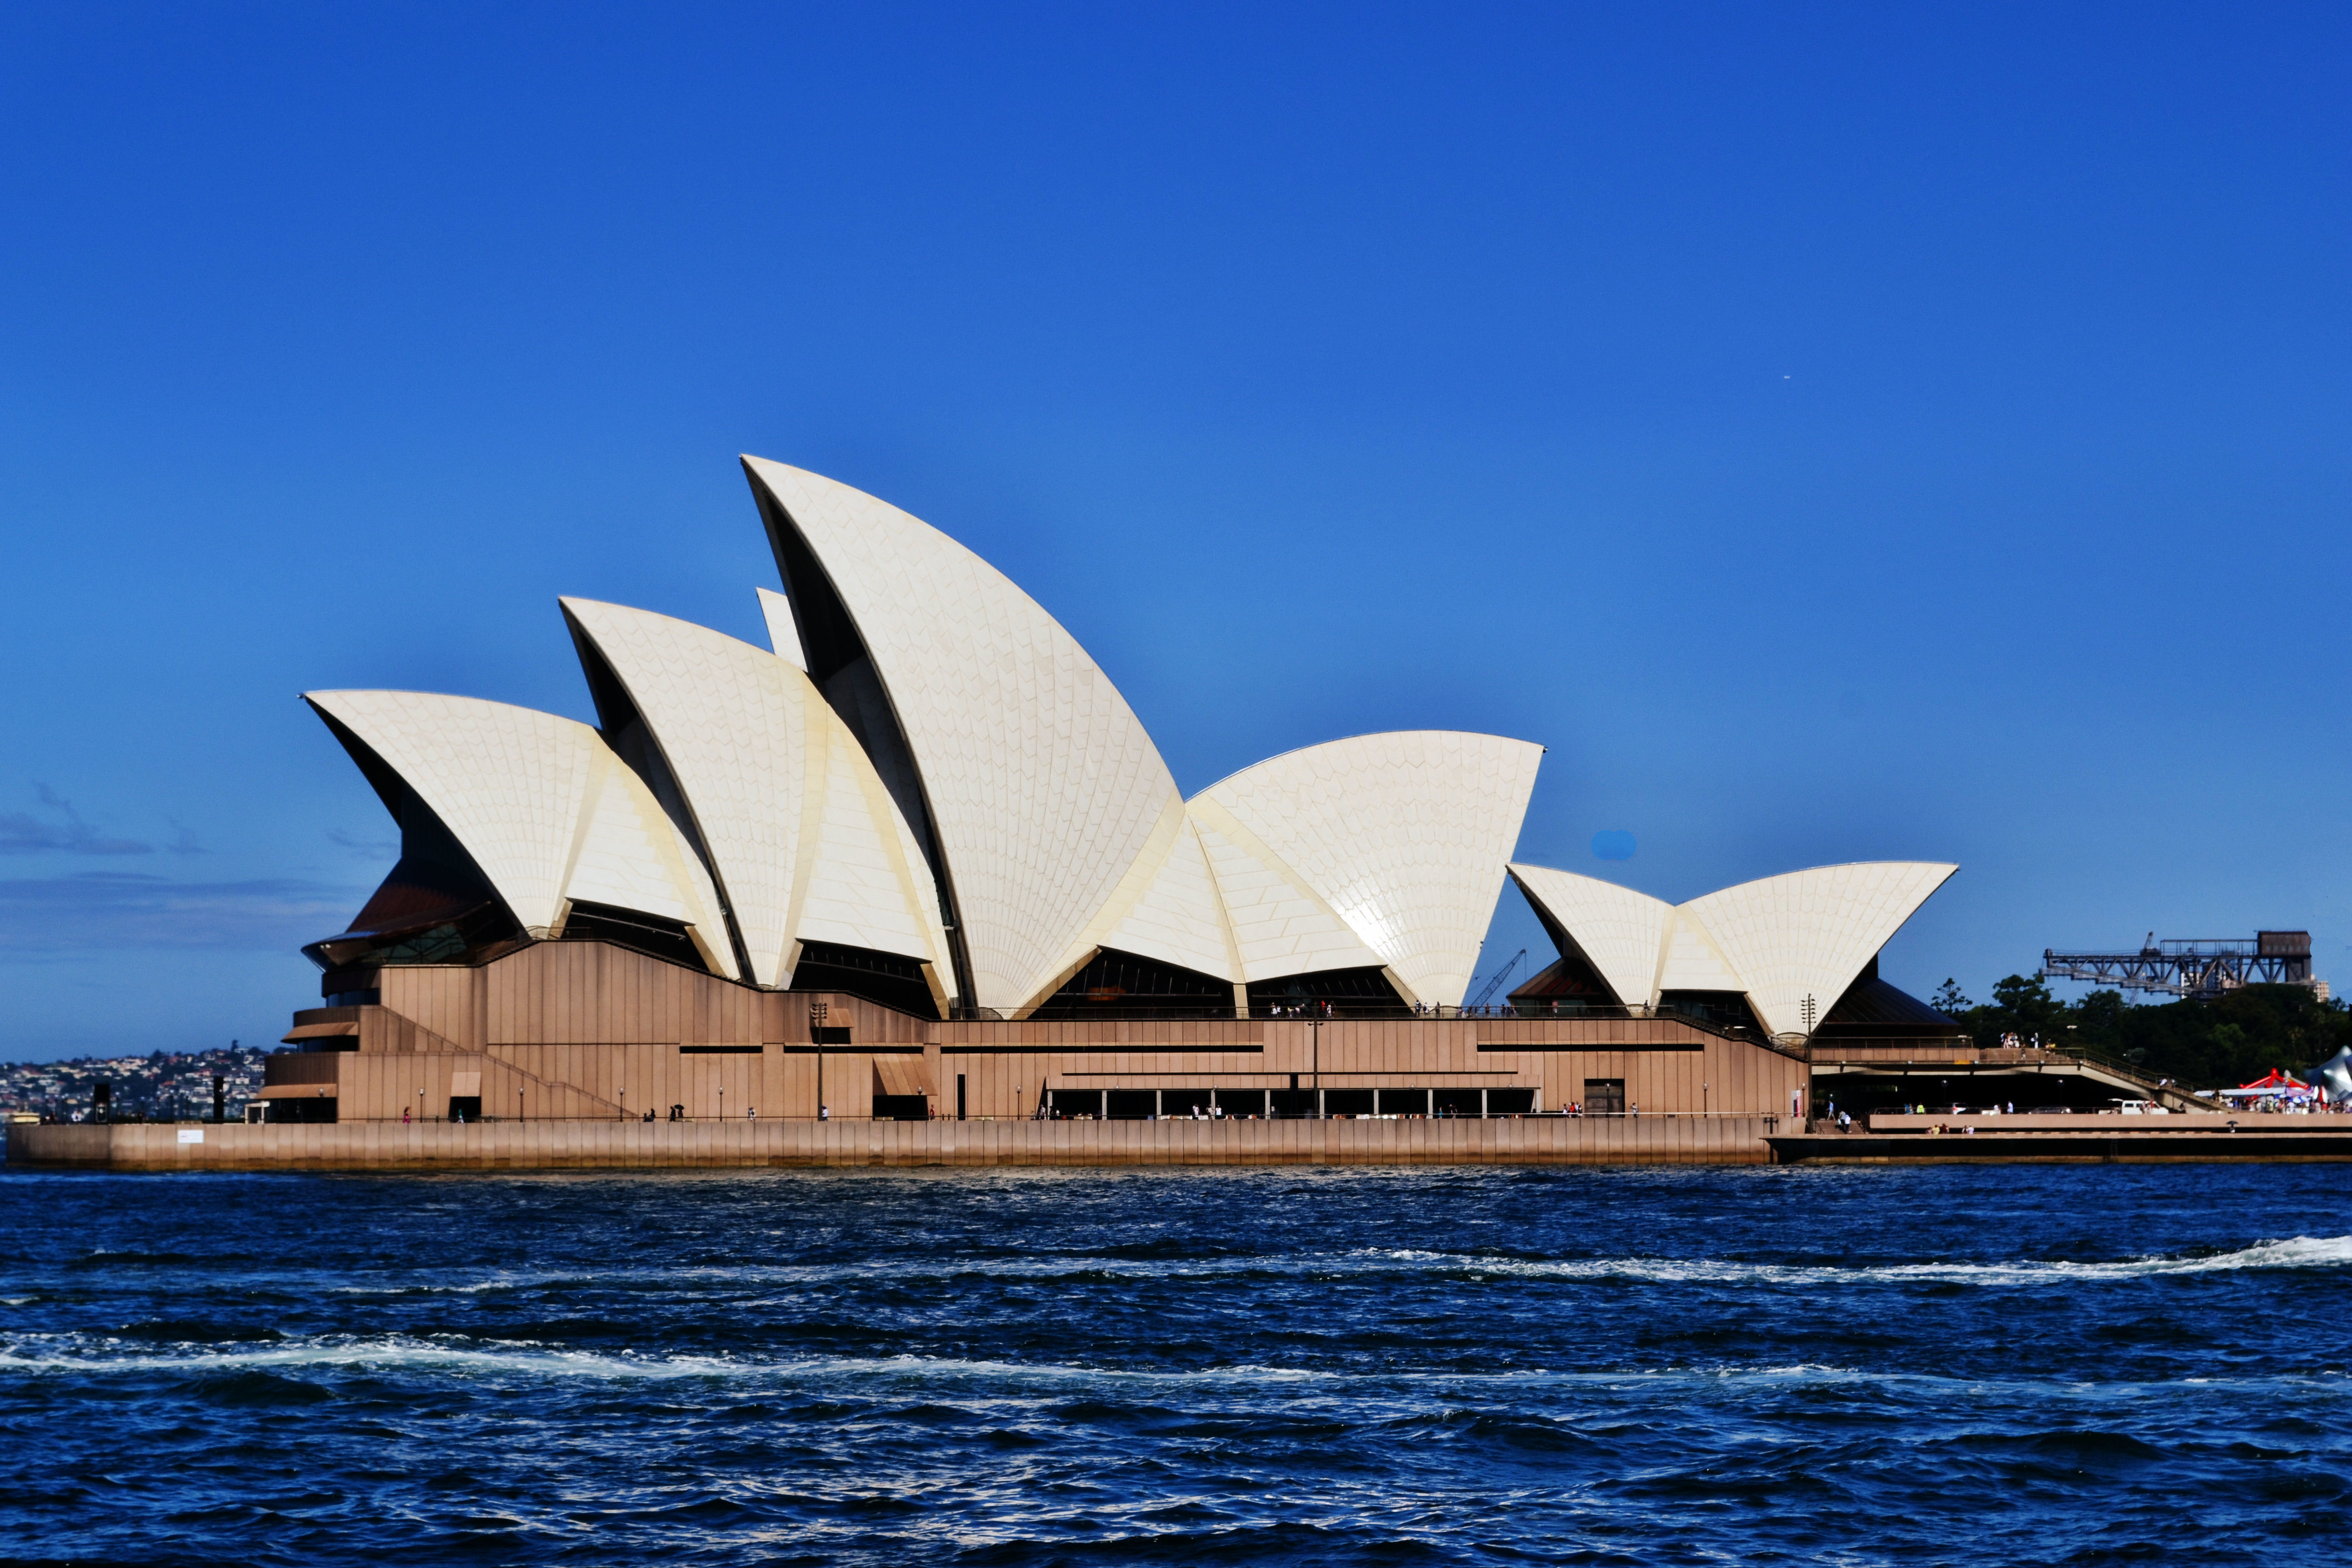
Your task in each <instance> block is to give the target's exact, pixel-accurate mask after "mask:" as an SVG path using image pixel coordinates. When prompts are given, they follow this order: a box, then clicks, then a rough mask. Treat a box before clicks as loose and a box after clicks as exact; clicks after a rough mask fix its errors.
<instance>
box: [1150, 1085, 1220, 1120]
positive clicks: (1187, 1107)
mask: <svg viewBox="0 0 2352 1568" xmlns="http://www.w3.org/2000/svg"><path fill="white" fill-rule="evenodd" d="M1212 1092H1213V1091H1211V1090H1209V1089H1161V1090H1160V1114H1161V1115H1163V1116H1190V1115H1192V1113H1193V1112H1194V1111H1196V1110H1197V1111H1199V1112H1200V1113H1201V1114H1202V1115H1203V1116H1206V1115H1207V1114H1208V1113H1209V1096H1210V1094H1211V1093H1212Z"/></svg>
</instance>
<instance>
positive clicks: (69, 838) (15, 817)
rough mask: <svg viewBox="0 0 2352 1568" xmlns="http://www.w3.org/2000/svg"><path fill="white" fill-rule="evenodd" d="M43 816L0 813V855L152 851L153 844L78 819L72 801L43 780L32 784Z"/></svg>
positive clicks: (78, 816) (145, 852)
mask: <svg viewBox="0 0 2352 1568" xmlns="http://www.w3.org/2000/svg"><path fill="white" fill-rule="evenodd" d="M33 787H34V789H35V790H36V791H37V792H38V794H39V795H40V797H41V804H42V805H44V806H47V808H48V813H49V815H48V817H47V819H46V820H45V819H44V818H42V817H39V816H34V815H33V814H31V813H30V812H23V811H16V812H5V813H0V855H37V854H40V853H42V852H44V851H49V850H56V851H62V852H63V853H65V854H68V855H152V854H153V853H154V852H155V847H154V846H153V845H152V844H147V843H143V842H142V841H141V840H139V839H136V838H109V837H106V836H105V835H103V834H101V833H100V832H99V830H98V829H97V828H95V827H93V826H90V825H89V823H87V822H84V821H83V820H82V816H81V813H79V812H78V811H76V810H75V809H74V807H73V802H71V801H69V800H68V799H66V798H65V796H63V795H59V794H58V792H57V791H55V790H53V789H51V788H50V787H49V786H48V785H47V784H35V785H34V786H33Z"/></svg>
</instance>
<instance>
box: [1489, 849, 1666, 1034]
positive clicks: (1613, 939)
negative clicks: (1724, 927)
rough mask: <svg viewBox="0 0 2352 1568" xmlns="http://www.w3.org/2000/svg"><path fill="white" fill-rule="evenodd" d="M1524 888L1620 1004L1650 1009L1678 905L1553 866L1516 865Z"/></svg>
mask: <svg viewBox="0 0 2352 1568" xmlns="http://www.w3.org/2000/svg"><path fill="white" fill-rule="evenodd" d="M1511 874H1512V875H1513V876H1514V877H1517V879H1518V881H1519V886H1520V887H1521V888H1523V889H1526V891H1527V894H1528V898H1530V899H1531V900H1534V901H1535V902H1536V903H1537V904H1538V906H1540V907H1541V908H1542V909H1543V910H1545V911H1546V912H1548V913H1549V915H1550V916H1551V917H1552V919H1553V920H1554V921H1557V922H1558V923H1559V925H1561V926H1563V927H1565V928H1566V929H1567V930H1568V931H1569V933H1570V935H1571V936H1572V937H1573V938H1574V939H1575V942H1576V944H1577V945H1578V946H1579V947H1581V948H1582V949H1583V950H1584V956H1585V957H1587V958H1589V959H1591V961H1592V967H1593V968H1595V969H1597V970H1599V971H1600V972H1601V979H1602V980H1604V981H1606V982H1607V983H1608V985H1609V989H1611V990H1612V991H1614V992H1615V993H1617V1000H1618V1001H1620V1002H1622V1003H1626V1004H1629V1005H1633V1006H1636V1007H1639V1006H1645V1005H1648V1003H1649V1001H1650V998H1651V995H1652V994H1654V991H1655V989H1656V986H1657V979H1658V949H1659V946H1660V944H1661V943H1663V942H1664V940H1665V935H1666V931H1667V928H1668V927H1669V926H1670V925H1672V924H1673V922H1674V918H1675V907H1674V905H1672V904H1670V903H1667V902H1666V901H1665V900H1664V899H1654V898H1652V897H1650V895H1649V894H1647V893H1637V892H1635V891H1634V890H1633V889H1631V888H1621V887H1619V886H1618V885H1617V884H1616V883H1614V882H1604V881H1602V880H1601V879H1599V878H1598V877H1580V876H1578V875H1577V874H1576V873H1575V872H1573V871H1559V870H1555V869H1553V868H1551V867H1549V866H1521V865H1514V866H1512V868H1511Z"/></svg>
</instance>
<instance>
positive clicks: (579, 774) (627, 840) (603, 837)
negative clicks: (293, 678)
mask: <svg viewBox="0 0 2352 1568" xmlns="http://www.w3.org/2000/svg"><path fill="white" fill-rule="evenodd" d="M308 697H309V700H310V702H311V704H312V705H313V706H315V707H317V708H318V709H320V710H321V711H322V712H325V713H327V714H329V715H331V716H332V717H333V718H334V719H335V720H336V721H338V722H340V723H341V724H342V725H343V726H344V727H345V728H346V729H348V730H350V731H352V733H353V734H355V735H357V736H358V737H359V738H360V739H361V740H362V741H363V742H366V744H367V745H368V747H369V748H370V749H371V750H373V752H375V753H376V755H377V756H379V757H381V758H383V762H384V763H385V764H386V765H387V766H389V767H391V768H392V769H393V770H394V772H396V773H399V774H400V776H401V778H402V779H403V780H404V782H405V783H406V784H407V785H408V787H409V788H410V789H412V790H414V791H415V793H416V795H417V797H418V798H419V799H421V800H423V801H424V802H425V805H428V806H430V807H431V808H432V810H433V812H434V814H435V815H436V816H438V817H440V819H441V821H442V823H443V824H444V825H445V826H447V828H448V829H449V831H450V832H451V833H452V834H454V835H455V836H456V837H457V842H458V843H459V844H461V845H462V846H464V847H465V849H466V852H467V854H468V855H470V856H472V857H473V859H474V863H475V864H476V865H477V866H478V867H480V868H481V870H482V874H483V875H484V876H485V877H487V878H488V879H489V881H490V885H491V886H492V887H493V888H495V889H497V890H498V894H499V898H501V899H503V900H505V901H506V905H507V908H508V909H509V910H511V911H512V912H513V914H514V917H515V919H516V921H519V922H520V924H521V925H522V927H523V928H524V929H525V930H526V931H530V933H531V934H533V935H535V936H542V937H543V936H549V935H552V934H554V933H555V932H556V931H560V930H561V929H562V922H563V920H564V918H565V915H566V913H567V909H568V905H569V902H570V900H573V899H584V900H591V901H593V902H597V903H614V904H619V905H622V906H624V907H626V908H630V909H637V910H645V911H646V912H647V913H650V914H656V915H663V916H666V917H667V918H669V919H672V920H677V921H684V922H686V923H687V924H688V925H689V926H691V927H693V928H694V932H695V936H696V938H697V943H698V946H701V947H703V948H704V949H705V951H706V952H707V953H708V954H709V957H710V958H711V960H712V961H713V963H714V964H715V965H716V967H718V969H719V972H720V973H724V974H726V975H728V976H729V977H730V978H732V977H734V975H735V964H734V961H733V959H732V957H731V956H730V954H729V953H728V948H729V942H728V941H727V935H726V928H725V925H724V923H723V920H722V918H721V916H720V915H719V909H718V900H717V898H716V896H715V894H714V892H713V889H711V886H710V883H709V879H708V878H707V877H705V876H704V875H703V874H702V868H701V865H700V863H699V862H698V860H696V858H695V856H694V852H693V848H692V847H691V846H689V845H688V843H687V842H686V840H685V838H684V837H683V836H681V835H680V834H679V833H678V831H677V828H676V827H675V826H672V825H671V824H670V821H669V819H668V818H667V816H664V815H663V814H662V810H661V806H660V805H659V804H658V803H656V801H655V800H654V798H653V792H652V791H650V790H648V789H646V786H645V784H644V782H643V781H641V780H640V779H639V778H638V777H637V776H636V774H635V773H631V772H630V771H629V769H628V767H627V766H626V764H625V763H622V762H621V760H620V759H619V758H618V757H616V756H614V754H613V753H612V752H611V750H610V749H609V748H608V747H606V746H605V744H604V740H603V738H602V737H601V736H599V735H598V734H597V733H596V731H593V730H592V729H590V728H589V727H588V726H587V725H585V724H582V723H577V722H575V721H572V720H570V719H564V718H559V717H558V716H556V715H555V714H552V713H541V712H539V711H537V710H533V709H529V708H516V707H513V706H510V705H509V704H507V703H504V702H486V701H482V700H479V699H478V698H471V697H447V696H442V695H439V694H436V693H432V692H423V691H314V692H310V693H309V694H308Z"/></svg>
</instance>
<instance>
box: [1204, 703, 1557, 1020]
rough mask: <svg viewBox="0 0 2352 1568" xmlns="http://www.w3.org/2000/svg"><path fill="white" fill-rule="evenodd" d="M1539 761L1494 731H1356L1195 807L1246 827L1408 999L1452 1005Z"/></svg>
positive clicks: (1257, 770)
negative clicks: (1211, 809) (1373, 957)
mask: <svg viewBox="0 0 2352 1568" xmlns="http://www.w3.org/2000/svg"><path fill="white" fill-rule="evenodd" d="M1542 758H1543V748H1542V747H1541V746H1538V745H1535V744H1533V743H1531V742H1526V741H1513V740H1507V739H1505V738H1504V737H1502V736H1499V735H1475V734H1466V733H1464V732H1462V731H1453V730H1407V731H1393V732H1391V733H1387V734H1379V735H1358V736H1355V737H1353V738H1352V739H1349V740H1345V741H1333V742H1329V743H1328V744H1325V745H1320V746H1307V747H1305V748H1302V749H1301V750H1299V751H1296V752H1286V753H1285V754H1283V755H1281V756H1278V757H1275V758H1272V759H1270V760H1268V761H1266V762H1263V763H1258V764H1257V765H1255V767H1250V768H1244V769H1243V770H1242V771H1241V772H1240V773H1235V774H1234V775H1233V776H1232V777H1230V778H1227V779H1225V780H1223V781H1222V782H1220V783H1218V784H1213V785H1211V786H1210V787H1209V788H1208V789H1206V790H1203V791H1202V792H1201V794H1200V795H1198V796H1196V797H1195V798H1194V800H1193V803H1192V804H1193V807H1194V810H1195V812H1196V815H1197V814H1198V813H1199V812H1200V810H1201V808H1202V806H1204V805H1213V806H1214V807H1216V808H1217V809H1218V810H1219V811H1221V812H1222V813H1223V814H1225V815H1226V816H1229V817H1230V818H1231V820H1232V822H1234V823H1238V824H1239V825H1240V826H1242V827H1244V828H1245V829H1247V830H1248V834H1249V835H1250V837H1252V838H1254V839H1255V842H1256V843H1257V844H1259V845H1262V846H1264V847H1265V850H1266V851H1269V852H1270V853H1271V855H1272V856H1273V858H1276V859H1277V860H1278V861H1279V862H1280V863H1281V864H1282V865H1283V866H1284V867H1286V868H1288V869H1289V870H1290V871H1291V872H1292V873H1294V874H1295V875H1296V877H1297V879H1298V880H1299V881H1300V882H1301V883H1303V884H1304V885H1305V887H1306V888H1307V889H1311V891H1312V892H1313V893H1314V895H1315V896H1316V898H1317V899H1318V900H1319V901H1320V902H1321V904H1322V905H1323V906H1325V907H1326V908H1328V910H1330V911H1331V912H1332V913H1333V914H1334V915H1336V916H1337V917H1338V918H1339V921H1341V922H1342V923H1343V924H1344V925H1345V927H1346V928H1347V929H1348V930H1349V931H1350V932H1352V933H1353V934H1354V936H1355V938H1356V941H1357V942H1360V944H1361V946H1362V947H1363V948H1364V949H1366V950H1369V951H1370V952H1372V953H1374V954H1376V955H1377V962H1378V963H1380V964H1381V966H1383V967H1385V968H1386V969H1387V970H1388V971H1389V973H1391V975H1392V976H1393V977H1394V978H1395V979H1396V980H1397V981H1398V982H1400V983H1401V984H1402V986H1403V988H1404V990H1405V992H1406V994H1407V1000H1410V1001H1416V1002H1427V1003H1434V1004H1440V1005H1448V1006H1451V1005H1458V1004H1459V1003H1460V1002H1461V1000H1462V996H1463V993H1464V992H1465V991H1466V990H1467V989H1468V988H1469V984H1470V977H1471V974H1472V973H1473V972H1474V971H1475V968H1476V966H1477V962H1478V947H1479V943H1480V942H1483V941H1484V940H1485V937H1486V926H1487V923H1488V921H1491V920H1492V919H1493V918H1494V913H1495V900H1496V898H1497V897H1498V896H1499V895H1500V894H1501V892H1502V890H1503V875H1504V868H1505V866H1506V865H1507V862H1508V861H1509V859H1510V856H1511V850H1512V848H1513V847H1514V846H1515V845H1516V844H1517V841H1518V837H1519V824H1520V822H1521V820H1522V819H1523V818H1524V817H1525V816H1527V809H1528V796H1529V795H1531V794H1532V793H1533V792H1534V790H1535V781H1536V769H1537V766H1538V764H1539V763H1540V762H1541V761H1542ZM1215 826H1223V824H1215ZM1225 836H1226V837H1228V838H1230V837H1232V835H1231V833H1230V831H1228V832H1227V833H1226V835H1225ZM1227 906H1228V908H1229V910H1230V909H1231V908H1232V906H1233V900H1231V899H1230V898H1228V900H1227ZM1236 919H1238V915H1237V914H1236ZM1330 967H1336V965H1332V966H1330Z"/></svg>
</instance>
